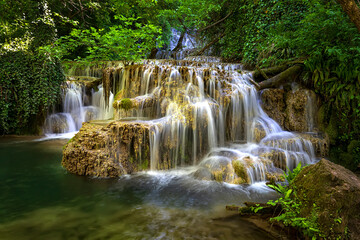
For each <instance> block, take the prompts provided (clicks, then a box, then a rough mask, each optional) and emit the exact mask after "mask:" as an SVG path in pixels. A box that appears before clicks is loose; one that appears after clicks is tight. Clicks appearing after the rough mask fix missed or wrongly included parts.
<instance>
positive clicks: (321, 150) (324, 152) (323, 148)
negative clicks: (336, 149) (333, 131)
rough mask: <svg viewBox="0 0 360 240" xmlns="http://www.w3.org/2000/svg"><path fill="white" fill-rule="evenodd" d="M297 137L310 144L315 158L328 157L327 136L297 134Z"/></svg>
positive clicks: (328, 140) (328, 142)
mask: <svg viewBox="0 0 360 240" xmlns="http://www.w3.org/2000/svg"><path fill="white" fill-rule="evenodd" d="M299 136H300V137H302V138H303V139H306V140H309V141H310V142H311V143H312V145H313V147H314V152H315V156H316V157H326V156H329V147H330V139H329V137H328V135H327V134H322V133H299Z"/></svg>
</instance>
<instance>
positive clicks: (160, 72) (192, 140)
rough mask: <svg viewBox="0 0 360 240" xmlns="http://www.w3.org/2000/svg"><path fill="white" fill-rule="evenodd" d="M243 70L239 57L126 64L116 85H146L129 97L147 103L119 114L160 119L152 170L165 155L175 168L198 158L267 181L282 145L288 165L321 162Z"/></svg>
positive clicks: (231, 175) (230, 176) (231, 178)
mask: <svg viewBox="0 0 360 240" xmlns="http://www.w3.org/2000/svg"><path fill="white" fill-rule="evenodd" d="M174 63H175V65H174ZM237 69H241V66H240V65H238V64H222V63H217V62H214V61H205V62H187V61H176V62H174V61H169V62H167V61H164V60H150V61H149V60H148V61H145V63H144V65H138V66H132V67H131V70H130V69H124V70H122V71H120V72H121V74H122V75H121V76H120V77H118V78H116V79H117V80H114V83H113V85H114V86H120V87H119V88H118V89H116V91H125V90H126V89H129V88H130V89H132V88H131V86H137V85H136V84H139V85H140V88H139V90H138V91H137V92H136V90H135V91H132V92H127V93H126V94H124V97H128V98H132V99H133V100H134V101H136V102H138V101H140V102H141V104H138V105H137V107H135V108H134V109H133V110H132V111H130V115H127V116H124V115H121V114H118V115H116V118H117V119H120V120H122V119H123V118H124V117H125V119H126V117H130V118H132V119H133V118H137V119H138V120H139V121H140V120H143V119H154V120H147V121H146V123H148V124H151V125H152V126H153V127H152V128H151V130H150V152H151V153H150V160H151V169H152V170H156V169H161V163H162V162H163V161H166V162H168V163H169V164H170V165H171V167H173V168H177V167H179V166H188V165H193V166H198V169H201V168H206V171H208V172H211V173H212V174H214V172H217V171H220V170H221V171H223V180H224V181H226V182H230V183H234V182H236V181H238V180H239V179H237V178H238V177H239V176H237V174H236V169H235V168H234V166H239V165H240V166H244V167H245V169H246V175H247V182H250V183H255V182H259V181H265V180H266V173H267V172H269V171H271V169H274V164H273V163H272V161H273V159H272V157H267V155H266V154H269V153H272V152H274V151H275V152H280V153H281V154H280V160H279V162H280V163H281V162H282V161H285V163H286V166H281V167H283V168H284V169H286V168H288V169H290V170H291V169H293V168H294V167H296V166H297V164H298V163H301V164H302V165H306V164H310V163H312V162H313V161H315V155H314V149H313V146H312V144H311V143H310V142H309V141H307V140H305V139H302V138H301V137H299V136H297V135H296V134H294V133H290V132H286V131H283V130H282V129H281V127H280V126H279V125H278V124H277V123H276V122H275V121H274V120H273V119H271V118H269V116H268V115H267V114H266V113H265V112H264V111H263V110H262V108H261V106H260V104H259V99H258V93H257V91H256V89H255V88H254V87H253V85H252V84H251V83H250V81H249V78H251V76H249V75H246V74H240V73H238V72H236V71H235V70H237ZM130 72H132V73H133V74H130ZM149 100H151V104H147V102H149ZM125 119H124V120H125ZM259 135H261V136H259ZM219 149H221V151H219ZM280 165H281V164H280ZM277 167H279V166H277Z"/></svg>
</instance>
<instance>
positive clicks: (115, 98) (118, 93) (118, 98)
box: [114, 90, 123, 101]
mask: <svg viewBox="0 0 360 240" xmlns="http://www.w3.org/2000/svg"><path fill="white" fill-rule="evenodd" d="M122 93H123V90H120V91H118V92H117V93H116V95H115V97H114V101H119V100H120V99H121V96H122V95H123V94H122Z"/></svg>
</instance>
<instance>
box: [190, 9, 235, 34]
mask: <svg viewBox="0 0 360 240" xmlns="http://www.w3.org/2000/svg"><path fill="white" fill-rule="evenodd" d="M231 14H233V11H231V12H230V13H229V14H228V15H226V17H224V18H223V19H220V20H219V21H217V22H215V23H213V24H211V25H209V26H206V27H204V28H201V29H199V30H197V32H202V31H205V30H206V29H209V28H212V27H213V26H216V25H217V24H219V23H221V22H223V21H225V20H226V19H227V18H228V17H230V16H231Z"/></svg>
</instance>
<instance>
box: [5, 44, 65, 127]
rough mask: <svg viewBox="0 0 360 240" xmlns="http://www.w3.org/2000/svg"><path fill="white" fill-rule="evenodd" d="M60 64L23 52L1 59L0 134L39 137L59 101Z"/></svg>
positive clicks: (61, 73) (8, 53)
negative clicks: (48, 114) (46, 118)
mask: <svg viewBox="0 0 360 240" xmlns="http://www.w3.org/2000/svg"><path fill="white" fill-rule="evenodd" d="M63 80H64V74H63V72H62V68H61V65H60V63H58V62H52V61H50V60H49V59H47V58H45V56H36V55H34V54H31V53H26V52H22V51H18V52H7V53H5V54H3V55H1V57H0V134H37V133H39V131H40V130H39V128H38V126H40V125H42V123H43V120H44V118H45V116H46V113H47V110H48V109H49V107H51V106H53V105H54V104H55V103H57V101H58V100H59V96H60V85H61V83H62V82H63Z"/></svg>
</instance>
